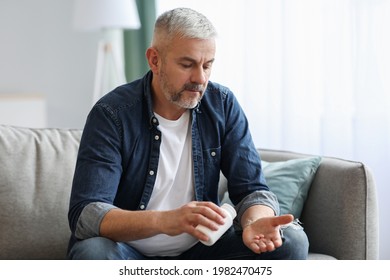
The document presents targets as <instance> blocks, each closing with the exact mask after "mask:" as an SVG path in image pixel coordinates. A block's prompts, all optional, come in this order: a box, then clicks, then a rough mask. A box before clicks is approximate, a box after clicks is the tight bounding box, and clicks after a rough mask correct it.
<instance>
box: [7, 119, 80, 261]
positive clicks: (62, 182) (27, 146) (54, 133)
mask: <svg viewBox="0 0 390 280" xmlns="http://www.w3.org/2000/svg"><path fill="white" fill-rule="evenodd" d="M80 137H81V130H68V129H66V130H65V129H63V130H61V129H29V128H18V127H10V126H2V125H0V213H1V214H0V215H1V216H0V224H1V231H0V248H1V250H0V259H63V258H65V257H66V249H67V241H68V239H69V236H70V230H69V226H68V220H67V212H68V207H69V205H68V204H69V195H70V190H71V183H72V179H73V172H74V167H75V163H76V156H77V151H78V146H79V141H80Z"/></svg>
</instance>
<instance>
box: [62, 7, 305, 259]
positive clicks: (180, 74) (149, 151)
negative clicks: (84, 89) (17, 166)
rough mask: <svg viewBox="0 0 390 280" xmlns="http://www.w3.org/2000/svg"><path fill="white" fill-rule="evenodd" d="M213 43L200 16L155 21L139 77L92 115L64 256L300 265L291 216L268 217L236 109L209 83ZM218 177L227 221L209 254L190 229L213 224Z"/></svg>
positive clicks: (300, 243)
mask: <svg viewBox="0 0 390 280" xmlns="http://www.w3.org/2000/svg"><path fill="white" fill-rule="evenodd" d="M215 37H216V32H215V29H214V27H213V25H212V24H211V23H210V22H209V20H208V19H207V18H206V17H204V16H203V15H202V14H200V13H198V12H196V11H193V10H191V9H186V8H179V9H174V10H171V11H168V12H165V13H164V14H162V15H161V16H160V17H159V18H158V19H157V21H156V24H155V31H154V36H153V41H152V44H151V47H150V48H148V49H147V51H146V58H147V61H148V63H149V66H150V69H151V70H150V71H149V73H147V74H146V75H145V76H144V77H143V78H142V79H140V80H137V81H134V82H132V83H130V84H126V85H123V86H120V87H118V88H116V89H115V90H113V91H112V92H110V93H109V94H107V95H106V96H104V97H103V98H102V99H101V100H100V101H98V102H97V104H96V105H95V106H94V107H93V109H92V110H91V112H90V114H89V116H88V119H87V122H86V125H85V128H84V131H83V136H82V139H81V143H80V148H79V155H78V159H77V165H76V170H75V175H74V182H73V189H72V194H71V200H70V209H69V223H70V227H71V230H72V238H71V241H70V246H69V258H71V259H148V258H153V259H156V258H164V259H239V258H242V259H248V258H249V259H255V258H257V259H305V258H306V256H307V252H308V242H307V237H306V235H305V233H304V232H303V230H302V228H301V227H300V226H299V225H297V224H296V223H295V224H294V223H292V222H293V219H294V218H293V217H292V215H283V216H278V215H279V205H278V202H277V198H276V196H275V195H274V194H273V193H271V192H270V191H269V189H268V187H267V185H266V182H265V180H264V176H263V174H262V170H261V161H260V158H259V155H258V153H257V151H256V149H255V147H254V144H253V142H252V139H251V136H250V132H249V130H248V123H247V120H246V118H245V115H244V113H243V111H242V109H241V108H240V106H239V104H238V102H237V100H236V99H235V97H234V95H233V94H232V93H231V91H230V90H229V89H228V88H226V87H223V86H221V85H219V84H216V83H212V82H209V77H210V74H211V69H212V65H213V62H214V56H215V49H216V43H215ZM220 171H222V172H223V173H224V175H225V176H226V178H227V179H228V182H229V185H228V191H229V196H230V199H231V201H232V202H233V203H234V204H235V208H236V210H237V217H236V219H235V225H234V227H232V228H230V230H228V231H227V233H226V234H225V235H224V236H223V237H222V238H221V239H220V240H218V241H217V242H216V243H215V244H214V245H213V246H210V247H207V246H205V245H203V244H202V243H201V242H199V240H207V236H206V235H204V234H203V233H201V232H200V231H198V230H197V229H196V226H197V225H203V226H206V227H208V228H210V229H211V230H216V229H217V228H218V226H219V225H221V224H223V218H224V217H225V214H224V212H223V211H222V210H221V208H220V207H219V206H218V204H219V198H218V181H219V174H220ZM287 224H294V226H287V227H286V226H284V225H287ZM282 227H285V229H283V230H282V229H281V228H282ZM282 235H283V236H282Z"/></svg>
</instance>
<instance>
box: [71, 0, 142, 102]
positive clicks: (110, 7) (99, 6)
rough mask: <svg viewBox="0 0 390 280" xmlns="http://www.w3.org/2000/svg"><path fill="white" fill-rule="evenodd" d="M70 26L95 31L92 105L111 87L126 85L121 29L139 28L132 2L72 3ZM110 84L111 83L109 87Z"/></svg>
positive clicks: (77, 0) (83, 0)
mask: <svg viewBox="0 0 390 280" xmlns="http://www.w3.org/2000/svg"><path fill="white" fill-rule="evenodd" d="M73 22H74V26H75V28H76V29H78V30H82V31H99V32H101V35H102V39H101V40H100V42H99V44H98V50H97V61H96V72H95V84H94V91H93V97H92V102H93V104H94V103H95V102H96V101H97V100H98V99H99V98H100V97H101V96H102V95H103V94H105V93H106V92H107V90H109V89H112V87H114V86H118V85H120V84H123V83H125V82H126V76H125V70H124V64H123V58H124V55H123V32H122V30H123V29H138V28H140V26H141V23H140V20H139V16H138V10H137V5H136V3H135V0H74V18H73ZM109 81H111V83H109Z"/></svg>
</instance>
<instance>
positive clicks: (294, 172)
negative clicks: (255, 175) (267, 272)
mask: <svg viewBox="0 0 390 280" xmlns="http://www.w3.org/2000/svg"><path fill="white" fill-rule="evenodd" d="M320 162H321V157H307V158H300V159H292V160H287V161H279V162H267V161H264V160H263V161H262V167H263V172H264V176H265V179H266V181H267V184H268V187H269V188H270V190H271V191H272V192H273V193H275V195H276V196H277V197H278V200H279V204H280V214H293V215H294V217H295V218H300V216H301V213H302V209H303V206H304V204H305V201H306V198H307V195H308V192H309V188H310V185H311V183H312V181H313V178H314V176H315V173H316V171H317V168H318V166H319V165H320Z"/></svg>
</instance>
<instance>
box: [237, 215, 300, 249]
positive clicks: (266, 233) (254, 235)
mask: <svg viewBox="0 0 390 280" xmlns="http://www.w3.org/2000/svg"><path fill="white" fill-rule="evenodd" d="M293 220H294V217H293V216H292V215H290V214H287V215H282V216H277V217H264V218H260V219H257V220H256V221H254V222H252V223H250V224H249V225H248V226H246V227H245V228H244V229H243V233H242V239H243V242H244V244H245V245H246V246H247V247H248V248H250V249H251V250H252V251H253V252H255V253H258V254H260V253H264V252H270V251H273V250H275V249H276V248H278V247H280V246H281V245H282V238H281V236H280V232H279V229H280V226H281V225H285V224H288V223H290V222H292V221H293Z"/></svg>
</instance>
